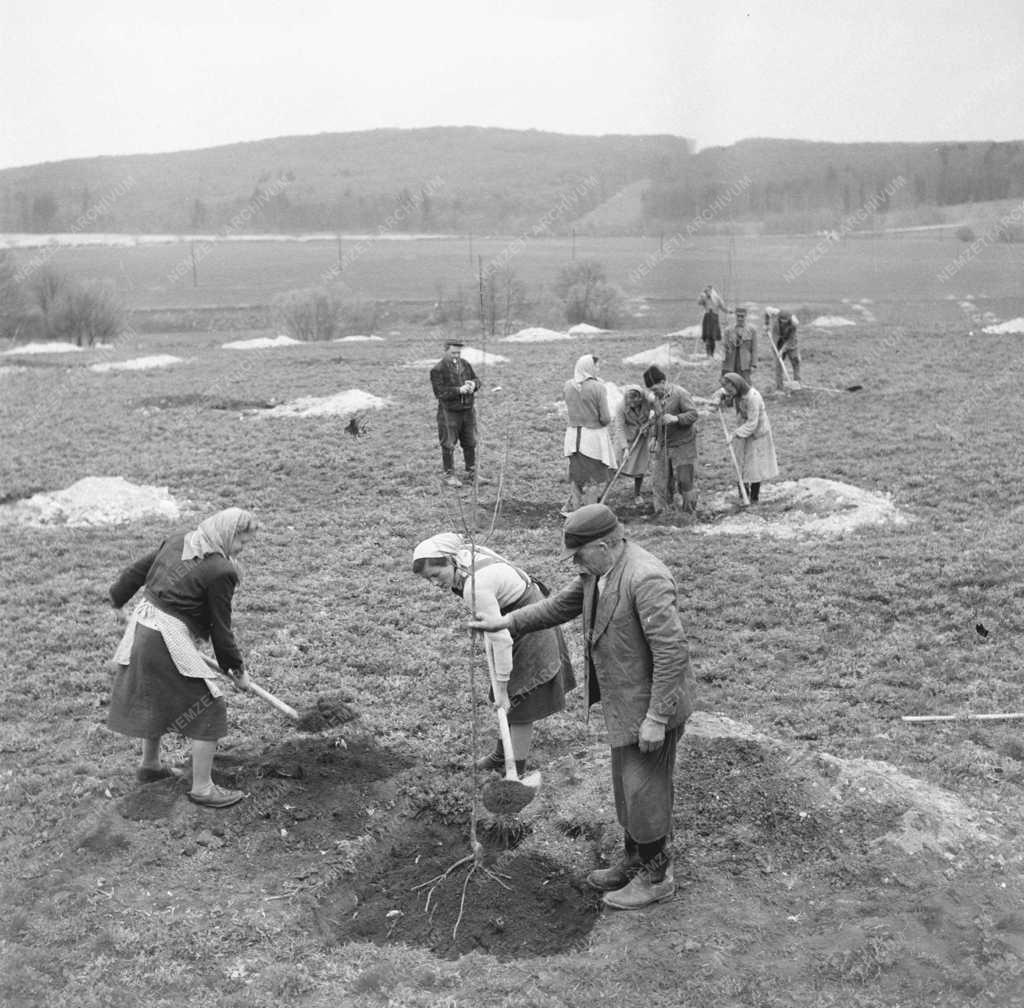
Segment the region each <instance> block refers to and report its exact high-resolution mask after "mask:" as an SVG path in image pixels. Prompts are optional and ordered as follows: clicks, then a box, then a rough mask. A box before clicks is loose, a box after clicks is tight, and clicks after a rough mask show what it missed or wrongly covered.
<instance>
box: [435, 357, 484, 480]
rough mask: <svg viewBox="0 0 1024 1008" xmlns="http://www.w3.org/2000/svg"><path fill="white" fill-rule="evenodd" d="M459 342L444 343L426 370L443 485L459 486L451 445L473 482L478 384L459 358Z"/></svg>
mask: <svg viewBox="0 0 1024 1008" xmlns="http://www.w3.org/2000/svg"><path fill="white" fill-rule="evenodd" d="M462 347H463V343H462V341H461V340H456V339H450V340H445V344H444V356H443V357H442V358H441V359H440V360H439V361H438V362H437V363H436V364H435V365H434V366H433V367H432V368H431V369H430V384H431V385H432V386H433V389H434V395H435V396H436V398H437V438H438V440H439V441H440V442H441V465H442V467H443V469H444V482H445V484H446V485H447V486H450V487H460V486H462V480H460V479H459V477H458V476H456V475H455V446H456V445H457V444H461V445H462V458H463V462H464V463H465V466H466V478H467V479H468V480H469V481H470V482H472V481H473V480H475V479H476V409H475V407H474V396H475V395H476V391H477V389H479V388H480V381H479V379H478V378H477V376H476V374H475V372H474V371H473V367H472V365H471V364H470V363H469V362H468V361H464V360H463V359H462Z"/></svg>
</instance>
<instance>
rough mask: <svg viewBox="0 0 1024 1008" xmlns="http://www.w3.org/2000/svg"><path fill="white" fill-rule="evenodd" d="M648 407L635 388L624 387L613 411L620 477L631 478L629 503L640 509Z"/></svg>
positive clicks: (647, 452) (647, 446)
mask: <svg viewBox="0 0 1024 1008" xmlns="http://www.w3.org/2000/svg"><path fill="white" fill-rule="evenodd" d="M651 420H652V409H651V404H650V403H649V402H648V401H647V396H646V395H645V394H644V390H643V389H642V388H641V387H640V386H639V385H627V386H626V387H625V388H624V389H623V390H622V401H621V402H620V403H619V405H618V407H617V408H616V409H615V410H614V417H613V422H612V427H613V429H614V439H613V440H614V442H615V445H616V448H617V449H618V450H619V451H620V452H621V453H622V463H621V465H622V467H621V469H620V472H621V473H622V475H623V476H632V477H633V503H634V505H635V506H636V507H643V503H644V499H643V496H642V490H643V485H644V477H645V476H646V475H647V470H648V469H649V468H650V464H651V449H650V436H649V435H650V430H651Z"/></svg>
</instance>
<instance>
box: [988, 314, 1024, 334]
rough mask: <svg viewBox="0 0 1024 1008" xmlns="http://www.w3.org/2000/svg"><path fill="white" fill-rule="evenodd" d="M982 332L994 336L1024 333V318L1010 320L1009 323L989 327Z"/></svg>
mask: <svg viewBox="0 0 1024 1008" xmlns="http://www.w3.org/2000/svg"><path fill="white" fill-rule="evenodd" d="M981 331H982V332H986V333H990V334H991V335H993V336H999V335H1002V334H1004V333H1024V318H1015V319H1010V321H1009V322H1000V323H999V325H987V326H985V328H984V329H982V330H981Z"/></svg>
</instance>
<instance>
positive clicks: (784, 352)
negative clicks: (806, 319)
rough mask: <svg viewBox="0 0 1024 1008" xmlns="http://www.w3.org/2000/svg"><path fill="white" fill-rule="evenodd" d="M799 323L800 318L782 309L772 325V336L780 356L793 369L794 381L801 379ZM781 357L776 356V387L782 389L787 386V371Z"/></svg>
mask: <svg viewBox="0 0 1024 1008" xmlns="http://www.w3.org/2000/svg"><path fill="white" fill-rule="evenodd" d="M798 325H799V319H797V317H796V316H795V315H794V314H793V313H792V312H791V311H787V310H786V309H782V310H781V311H780V312H779V313H778V315H776V316H775V322H774V325H772V327H771V330H772V331H771V338H772V339H773V340H774V341H775V347H776V349H777V350H778V351H779V357H781V358H782V360H783V361H786V362H787V363H788V364H789V366H790V367H791V368H792V369H793V381H797V382H798V381H800V347H799V346H798V345H797V341H796V329H797V326H798ZM779 357H776V358H775V387H776V388H779V389H781V388H784V387H785V383H786V372H785V369H784V368H783V366H782V364H781V363H780V362H779Z"/></svg>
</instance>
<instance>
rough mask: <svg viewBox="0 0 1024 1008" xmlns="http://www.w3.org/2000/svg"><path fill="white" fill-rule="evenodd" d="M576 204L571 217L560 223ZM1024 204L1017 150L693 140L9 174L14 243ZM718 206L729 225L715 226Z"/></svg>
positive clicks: (394, 134) (352, 152)
mask: <svg viewBox="0 0 1024 1008" xmlns="http://www.w3.org/2000/svg"><path fill="white" fill-rule="evenodd" d="M895 179H901V180H902V182H901V184H900V185H898V186H896V187H895V190H894V191H893V192H892V194H891V195H887V194H886V195H885V197H884V199H882V200H878V199H876V198H875V197H876V195H877V194H879V193H883V194H885V190H886V189H887V188H890V189H891V188H892V185H891V183H892V182H893V180H895ZM637 183H641V184H640V185H637ZM627 187H632V188H634V189H636V190H637V191H638V192H639V194H640V195H639V198H638V200H637V201H636V206H635V208H632V207H631V208H630V210H629V212H627V213H626V214H625V216H623V215H621V214H620V215H619V216H618V217H617V219H616V221H615V223H614V224H611V223H608V222H605V223H603V222H602V217H601V215H600V213H599V212H595V211H599V209H600V208H601V206H602V205H603V204H605V202H606V201H608V200H609V199H611V197H613V196H614V195H615V194H616V193H619V192H620V191H623V190H625V189H626V188H627ZM726 193H728V194H729V199H728V201H723V199H722V197H723V194H726ZM567 194H572V196H573V198H572V202H571V206H568V207H566V210H565V212H563V213H558V214H552V212H551V210H552V208H553V207H558V206H565V200H566V195H567ZM1020 198H1024V142H1020V141H1011V142H1004V143H996V142H991V143H940V144H926V143H915V144H897V143H878V144H832V143H817V142H808V141H795V140H762V139H755V140H744V141H740V142H739V143H737V144H734V145H732V146H730V147H713V148H708V149H706V150H703V151H701V152H699V153H694V152H693V146H692V143H691V142H690V141H688V140H686V139H685V138H682V137H668V136H607V137H577V136H565V135H561V134H548V133H540V132H537V131H532V130H531V131H515V130H497V129H494V130H492V129H478V128H473V127H460V128H436V129H429V130H373V131H367V132H362V133H349V134H321V135H318V136H313V137H283V138H278V139H275V140H264V141H257V142H253V143H246V144H233V145H229V146H226V147H218V148H210V149H207V150H201V151H184V152H177V153H173V154H153V155H132V156H124V157H105V158H92V159H79V160H74V161H62V162H54V163H49V164H43V165H33V166H28V167H23V168H9V169H5V170H3V171H0V230H2V231H5V232H37V233H54V232H68V231H71V232H79V231H80V232H127V233H142V234H146V233H172V234H190V233H191V234H210V233H220V234H231V233H235V232H238V233H259V232H269V233H289V232H291V233H297V232H330V233H335V232H342V233H352V232H359V233H379V232H381V231H382V230H386V231H394V232H399V233H407V232H425V233H467V232H469V233H475V234H491V233H493V234H515V233H520V232H523V233H525V232H527V231H531V230H532V231H533V232H534V233H537V229H538V228H540V230H542V231H543V232H544V233H551V234H560V233H561V234H565V233H568V231H569V230H570V229H572V228H576V227H579V228H581V229H583V230H588V231H590V232H592V233H604V232H609V231H611V232H619V233H637V232H647V233H653V232H655V231H656V230H658V229H662V230H664V229H667V228H676V227H681V226H683V225H684V224H685V223H687V222H690V221H693V220H694V219H697V218H700V217H701V215H702V214H703V218H704V219H703V223H702V230H705V231H708V232H712V231H715V230H721V229H722V228H723V227H724V226H725V225H726V224H727V223H728V224H730V225H731V224H732V222H734V221H760V222H762V223H763V224H764V225H765V228H766V229H767V230H783V229H787V228H788V229H794V230H801V229H803V230H807V229H814V228H817V227H821V226H828V225H829V224H830V222H831V223H833V224H834V223H835V222H837V221H839V220H841V219H842V218H844V217H848V216H849V215H851V214H854V213H856V211H857V210H858V209H859V208H861V207H864V206H865V205H870V206H871V208H872V218H871V222H872V223H873V222H874V221H875V220H876V219H877V218H878V217H879V216H881V215H885V214H888V213H891V212H893V211H896V210H903V211H909V210H914V209H916V208H927V207H934V208H938V207H942V206H949V205H953V204H962V203H972V202H979V201H991V200H1008V199H1020ZM726 202H727V210H726ZM708 207H716V208H718V209H719V210H720V211H721V212H716V213H715V214H713V215H709V214H708V213H707V208H708ZM584 218H585V220H584ZM385 222H387V224H386V225H385Z"/></svg>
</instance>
